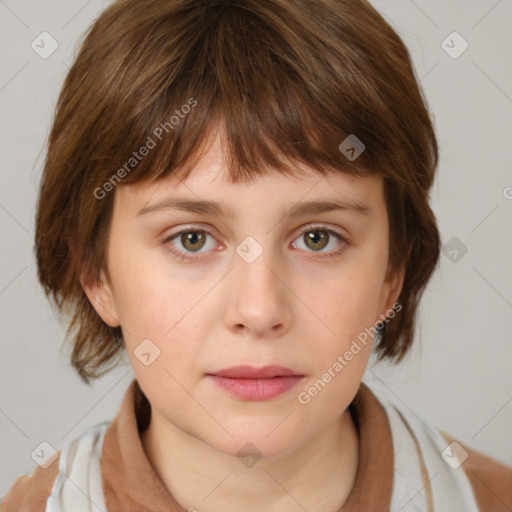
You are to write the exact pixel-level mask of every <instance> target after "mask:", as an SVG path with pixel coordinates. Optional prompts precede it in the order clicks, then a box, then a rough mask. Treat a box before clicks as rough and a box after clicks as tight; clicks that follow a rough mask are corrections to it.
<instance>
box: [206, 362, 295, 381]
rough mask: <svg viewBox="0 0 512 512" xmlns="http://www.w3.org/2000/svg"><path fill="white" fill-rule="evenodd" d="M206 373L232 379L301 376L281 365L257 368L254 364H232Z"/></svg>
mask: <svg viewBox="0 0 512 512" xmlns="http://www.w3.org/2000/svg"><path fill="white" fill-rule="evenodd" d="M208 375H216V376H217V377H228V378H232V379H271V378H272V377H283V376H290V375H296V376H301V377H302V376H303V375H302V374H300V373H297V372H294V371H293V370H290V368H285V367H283V366H275V365H273V366H263V367H261V368H257V367H255V366H247V365H245V366H233V367H232V368H225V369H224V370H218V371H215V372H211V373H209V374H208Z"/></svg>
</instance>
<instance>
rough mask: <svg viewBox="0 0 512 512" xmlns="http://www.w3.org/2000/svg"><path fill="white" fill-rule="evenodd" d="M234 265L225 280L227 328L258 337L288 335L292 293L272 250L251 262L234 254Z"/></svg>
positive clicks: (264, 252) (225, 319) (224, 315)
mask: <svg viewBox="0 0 512 512" xmlns="http://www.w3.org/2000/svg"><path fill="white" fill-rule="evenodd" d="M241 254H242V253H241ZM233 265H234V268H233V269H232V270H231V272H230V273H229V274H228V276H227V279H226V280H225V283H224V285H225V286H227V287H228V289H226V290H225V292H226V293H225V294H224V296H225V297H228V299H227V301H226V304H225V306H224V311H223V317H224V322H225V325H226V326H227V327H228V329H229V330H231V331H232V332H234V333H236V334H242V335H245V336H250V337H253V338H257V339H273V338H278V337H281V336H283V335H284V334H286V333H287V332H288V331H289V330H290V327H291V321H292V310H291V307H292V298H293V294H292V293H291V292H290V289H289V288H288V287H287V286H286V284H285V283H286V276H285V275H284V274H283V272H282V270H280V269H279V266H277V260H276V259H275V258H274V257H273V254H272V251H271V250H263V252H262V253H261V254H260V256H259V257H257V258H256V260H255V261H252V262H250V260H246V259H244V258H243V257H242V256H239V254H235V255H234V258H233Z"/></svg>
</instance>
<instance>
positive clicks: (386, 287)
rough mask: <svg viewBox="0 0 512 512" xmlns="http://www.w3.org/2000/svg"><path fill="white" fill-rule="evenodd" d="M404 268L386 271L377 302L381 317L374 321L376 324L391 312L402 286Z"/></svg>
mask: <svg viewBox="0 0 512 512" xmlns="http://www.w3.org/2000/svg"><path fill="white" fill-rule="evenodd" d="M404 276H405V268H402V269H400V270H398V271H393V270H392V269H391V266H390V267H389V268H388V270H387V274H386V279H385V281H384V284H383V285H382V292H381V296H380V301H379V309H378V311H377V312H378V314H379V315H382V318H381V317H380V316H379V317H378V318H377V319H376V322H378V321H381V320H382V319H383V318H384V317H387V316H388V314H387V313H388V312H389V311H391V310H393V305H394V304H395V303H396V301H397V300H398V297H400V293H401V291H402V286H403V284H404Z"/></svg>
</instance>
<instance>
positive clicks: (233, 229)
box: [87, 139, 401, 456]
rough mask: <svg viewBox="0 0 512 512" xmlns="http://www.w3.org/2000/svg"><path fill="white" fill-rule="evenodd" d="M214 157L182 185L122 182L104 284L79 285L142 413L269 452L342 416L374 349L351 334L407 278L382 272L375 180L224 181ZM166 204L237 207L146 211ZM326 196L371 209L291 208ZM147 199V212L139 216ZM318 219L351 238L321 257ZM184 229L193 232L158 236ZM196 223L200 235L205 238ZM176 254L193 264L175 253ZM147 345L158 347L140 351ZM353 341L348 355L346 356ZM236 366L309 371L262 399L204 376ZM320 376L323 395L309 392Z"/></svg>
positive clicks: (379, 193)
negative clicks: (113, 342) (126, 369)
mask: <svg viewBox="0 0 512 512" xmlns="http://www.w3.org/2000/svg"><path fill="white" fill-rule="evenodd" d="M221 156H222V153H221V148H220V145H219V139H217V140H216V142H215V144H214V145H213V146H212V147H211V149H210V151H209V152H208V153H207V154H206V155H205V156H204V158H203V159H202V160H201V161H200V163H199V165H198V166H197V167H196V168H195V169H194V171H193V172H192V174H191V175H190V176H189V178H188V179H187V180H186V181H184V182H182V183H179V182H178V181H177V180H176V178H175V177H172V176H171V177H169V178H164V179H163V180H160V181H158V182H155V183H150V184H148V183H142V184H137V185H133V186H126V185H125V186H118V187H117V189H116V191H115V201H114V211H113V217H112V223H111V229H110V233H109V241H108V268H109V273H110V278H111V280H110V283H109V284H108V285H103V286H101V285H100V286H98V287H97V288H91V289H88V290H87V291H88V294H89V297H90V298H91V301H92V303H93V305H94V306H95V307H96V309H97V311H98V313H99V314H100V315H101V316H102V318H103V319H104V320H105V321H106V322H107V323H109V324H110V325H113V326H116V325H119V324H120V325H121V327H122V330H123V335H124V339H125V342H126V347H127V351H128V356H129V358H130V360H131V364H132V366H133V370H134V372H135V376H136V377H137V379H138V381H139V384H140V386H141V388H142V390H143V391H144V393H145V394H146V396H147V397H148V399H149V401H150V402H151V405H152V410H153V416H152V421H158V422H160V426H162V425H165V426H169V427H171V428H175V427H177V428H179V429H180V430H182V431H184V432H186V433H188V434H190V435H192V436H193V437H196V438H198V439H200V440H203V441H205V442H206V443H208V444H209V445H211V446H213V447H215V448H217V449H220V450H222V451H224V452H225V453H229V454H232V455H234V454H236V453H237V451H238V450H239V449H240V448H241V447H242V446H244V445H245V443H246V442H251V443H252V444H254V445H255V446H256V447H257V448H258V450H260V451H261V452H262V453H263V454H264V455H267V456H272V455H280V454H281V455H283V454H285V453H287V452H290V451H291V450H293V449H295V448H297V447H299V446H301V445H303V444H304V443H306V442H307V441H308V440H311V439H312V437H313V436H314V435H316V434H319V433H320V432H321V431H322V429H324V428H325V427H326V426H328V424H329V423H331V422H333V421H334V420H336V419H338V418H340V415H341V414H342V413H343V411H344V410H345V408H346V407H347V406H348V405H349V403H350V402H351V400H352V399H353V397H354V395H355V393H356V391H357V388H358V386H359V383H360V380H361V377H362V375H363V373H364V370H365V366H366V364H367V361H368V357H369V354H370V349H371V337H368V341H367V343H366V345H365V344H364V343H361V342H360V341H357V344H358V346H359V351H357V349H355V348H354V345H353V340H357V336H358V335H359V334H360V333H362V332H364V331H365V328H369V327H373V326H375V324H376V322H378V321H379V320H382V318H383V317H381V316H380V315H381V314H382V315H383V314H385V313H386V311H388V314H389V310H390V308H392V306H393V304H394V302H395V301H396V299H397V297H398V294H399V291H400V286H401V280H400V279H399V278H398V277H394V278H393V279H392V280H391V279H390V280H386V268H387V265H388V237H389V229H388V216H387V212H386V206H385V201H384V195H383V186H382V185H383V183H382V178H380V177H377V176H372V177H368V178H353V177H349V176H348V175H345V174H341V173H338V174H331V175H329V176H327V177H325V178H322V177H321V175H320V174H318V173H317V172H313V171H311V172H310V174H309V176H308V177H301V178H298V179H292V178H289V177H285V176H281V175H279V174H277V173H276V174H274V175H272V176H271V177H265V178H260V179H259V180H258V181H256V182H255V183H254V184H252V185H231V184H229V183H228V182H227V181H226V180H225V172H224V171H225V168H224V167H223V166H222V161H221ZM171 198H173V199H176V198H183V199H188V200H192V201H198V200H205V201H206V200H208V201H216V202H217V203H219V204H221V205H223V206H224V207H226V208H230V209H231V210H233V211H234V216H233V217H232V218H231V217H229V216H226V217H224V216H215V215H211V214H206V213H193V212H186V211H180V210H177V209H170V208H163V207H162V208H158V209H156V208H155V209H152V206H153V205H156V204H161V203H164V202H165V201H168V200H170V199H171ZM320 200H323V201H334V200H336V201H346V202H351V203H354V202H359V203H362V204H364V205H366V206H367V207H368V208H369V209H371V213H368V214H362V213H360V212H357V211H354V210H334V211H329V212H324V213H306V214H304V215H302V216H290V217H287V216H286V215H285V214H286V213H289V212H290V211H291V210H292V209H293V208H295V207H297V206H299V205H300V204H303V203H306V202H310V201H320ZM143 208H145V209H147V210H148V211H147V212H146V213H142V214H141V213H140V211H141V210H142V209H143ZM311 225H312V226H313V229H312V228H311V227H308V226H311ZM318 225H320V226H322V225H324V226H323V227H318V228H316V229H315V226H318ZM322 229H328V230H331V231H333V232H336V233H339V235H341V236H342V237H346V239H347V240H348V241H349V242H350V244H349V245H345V247H344V248H343V250H342V251H341V253H340V254H338V255H334V256H331V257H329V256H328V254H334V253H335V252H336V251H338V250H339V249H340V248H342V247H343V244H344V243H345V242H343V241H342V242H340V241H338V239H337V238H336V237H335V236H334V235H327V234H326V232H325V231H322ZM181 230H184V231H187V232H191V231H192V233H190V234H189V236H188V238H186V237H185V236H183V237H180V236H178V237H176V238H174V240H172V241H167V242H165V240H166V239H169V237H171V235H174V234H176V233H178V232H179V231H181ZM195 230H205V231H207V232H208V234H204V235H203V238H201V237H200V235H201V233H197V232H195ZM317 230H319V231H317ZM305 233H306V235H309V238H308V237H307V236H304V234H305ZM322 235H323V236H324V237H323V238H322ZM248 237H249V238H248ZM171 248H172V249H173V250H174V252H172V249H171ZM194 251H195V252H194ZM259 251H261V254H259ZM180 252H181V253H185V254H188V255H189V256H192V257H193V258H195V259H190V260H185V261H181V260H180V259H179V257H177V256H176V254H178V253H180ZM258 254H259V256H258ZM256 256H257V257H256ZM254 258H255V259H254ZM253 259H254V261H253ZM99 303H101V306H100V305H99ZM390 321H393V320H390ZM148 339H149V340H151V342H152V343H151V342H148V341H146V342H145V345H142V346H141V347H139V345H140V344H141V343H142V342H143V340H148ZM360 339H361V338H360ZM153 344H154V345H153ZM155 346H156V347H158V349H159V350H160V353H159V355H158V356H157V357H156V358H155V356H156V355H157V351H156V348H155ZM351 346H352V347H353V348H352V355H353V357H352V358H350V356H349V358H350V360H349V358H347V357H345V356H344V354H345V353H346V352H347V351H349V349H350V348H351ZM138 347H139V348H138ZM134 351H135V353H134ZM141 352H142V353H146V355H145V356H141V355H140V354H141ZM356 352H357V353H356ZM147 353H149V355H147ZM136 354H137V355H136ZM339 356H340V358H342V360H343V361H344V362H343V363H341V362H340V359H339V358H338V357H339ZM139 357H140V358H141V359H142V360H143V361H144V362H146V364H148V363H151V364H148V365H147V366H146V365H145V364H143V362H141V360H140V359H139ZM153 358H155V359H154V360H153ZM151 361H152V362H151ZM336 361H338V363H339V364H338V365H336V364H335V363H336ZM240 365H251V366H254V367H258V368H260V367H264V366H269V365H278V366H281V367H286V368H288V369H291V370H292V371H293V373H294V374H296V375H302V376H303V377H302V378H301V377H296V378H291V379H289V380H288V381H286V382H287V384H289V385H291V388H288V389H286V390H284V391H282V392H281V393H279V392H278V389H280V388H279V384H278V381H277V380H276V379H272V382H267V383H266V384H267V385H266V386H262V387H261V392H262V395H258V396H256V395H255V394H254V393H255V391H254V386H252V387H250V386H243V383H242V385H241V386H240V387H239V393H240V394H238V395H234V394H232V393H231V392H230V391H228V390H226V389H225V388H223V387H221V386H219V385H218V382H219V380H218V378H216V377H212V376H210V375H208V374H215V373H216V372H218V371H220V370H222V369H226V368H231V367H235V366H240ZM340 365H341V369H340ZM329 369H331V370H330V372H331V374H330V375H328V376H327V377H326V376H325V372H328V371H329ZM329 376H330V379H329ZM277 379H279V377H278V378H277ZM319 379H320V380H321V381H322V383H323V385H322V383H321V384H320V385H318V384H317V388H318V389H319V391H318V389H317V390H316V393H315V390H313V391H311V392H309V391H308V389H310V387H311V386H313V384H314V383H315V382H316V381H317V380H319ZM231 382H233V381H231ZM245 382H247V381H245ZM252 382H253V383H254V381H252ZM280 382H284V380H283V379H282V378H281V379H280ZM285 388H286V386H285ZM281 390H282V389H281ZM275 393H277V394H275ZM272 395H274V396H272ZM347 413H348V412H347Z"/></svg>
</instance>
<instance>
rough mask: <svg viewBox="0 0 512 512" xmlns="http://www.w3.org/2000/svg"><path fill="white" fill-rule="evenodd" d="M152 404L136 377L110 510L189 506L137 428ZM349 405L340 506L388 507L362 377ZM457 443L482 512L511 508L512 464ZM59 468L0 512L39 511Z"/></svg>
mask: <svg viewBox="0 0 512 512" xmlns="http://www.w3.org/2000/svg"><path fill="white" fill-rule="evenodd" d="M150 410H151V409H150V404H149V402H148V400H147V398H146V397H145V396H144V394H143V393H142V391H141V389H140V387H139V385H138V383H137V381H136V380H135V379H134V380H133V381H132V382H131V384H130V386H129V387H128V389H127V391H126V393H125V396H124V398H123V401H122V404H121V408H120V410H119V412H118V413H117V415H116V417H115V418H114V420H113V421H112V422H111V423H110V425H109V427H108V429H107V432H106V434H105V439H104V443H103V451H102V458H101V474H102V485H103V494H104V499H105V504H106V507H107V512H121V511H122V512H163V511H166V512H186V511H185V509H184V508H183V507H181V506H180V505H179V504H178V503H177V502H176V501H175V500H174V498H173V497H172V495H171V494H170V493H169V491H168V490H167V488H166V487H165V485H164V483H163V482H162V480H161V478H160V477H159V476H158V474H157V473H156V471H155V469H154V468H153V466H152V465H151V463H150V461H149V460H148V458H147V456H146V454H145V452H144V449H143V446H142V443H141V439H140V433H141V432H143V431H144V430H145V429H146V428H147V426H148V424H149V420H150ZM349 410H350V412H351V414H352V416H353V418H354V422H355V424H356V427H357V429H358V432H359V465H358V469H357V475H356V481H355V484H354V487H353V489H352V492H351V494H350V496H349V497H348V499H347V501H346V503H345V504H344V506H343V507H342V508H341V509H340V512H356V511H358V512H363V511H364V512H369V511H385V510H389V507H390V503H391V493H392V487H393V447H392V440H391V431H390V427H389V423H388V419H387V416H386V413H385V411H384V409H383V407H382V406H381V404H380V403H379V401H378V399H377V397H376V396H375V395H374V393H373V392H372V391H371V390H370V388H368V387H367V386H366V385H365V384H363V383H361V386H360V388H359V391H358V393H357V395H356V397H355V398H354V400H353V402H352V403H351V405H350V407H349ZM441 432H442V431H441ZM442 434H443V436H444V437H445V438H446V440H447V444H448V443H451V442H452V441H455V439H453V438H452V437H450V436H449V435H448V434H446V433H445V432H442ZM459 444H461V445H462V446H463V448H464V449H465V450H466V451H467V452H468V454H469V457H468V458H467V459H466V461H465V462H464V464H463V465H462V467H463V469H464V470H465V473H466V475H467V476H468V478H469V481H470V483H471V486H472V489H473V493H474V495H475V498H476V501H477V504H478V507H479V510H480V511H485V512H491V511H492V512H502V511H503V512H506V511H507V512H510V511H511V510H512V467H509V466H507V465H505V464H502V463H501V462H499V461H497V460H495V459H492V458H491V457H488V456H486V455H484V454H482V453H479V452H477V451H476V450H473V449H471V448H469V447H467V446H466V445H464V444H462V443H460V442H459ZM60 453H61V451H59V457H60ZM58 470H59V465H58V459H57V460H56V461H55V462H53V463H52V464H51V466H50V467H48V468H47V469H42V468H41V467H37V468H36V470H35V471H34V473H33V474H32V475H25V476H21V477H19V478H18V479H17V480H16V482H15V483H14V484H13V486H12V487H11V489H10V490H9V492H8V494H7V495H6V497H5V499H4V501H3V503H2V505H1V507H0V512H44V510H45V508H46V501H47V499H48V496H49V495H50V492H51V489H52V486H53V483H54V481H55V478H56V476H57V473H58ZM443 512H444V511H443Z"/></svg>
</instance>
